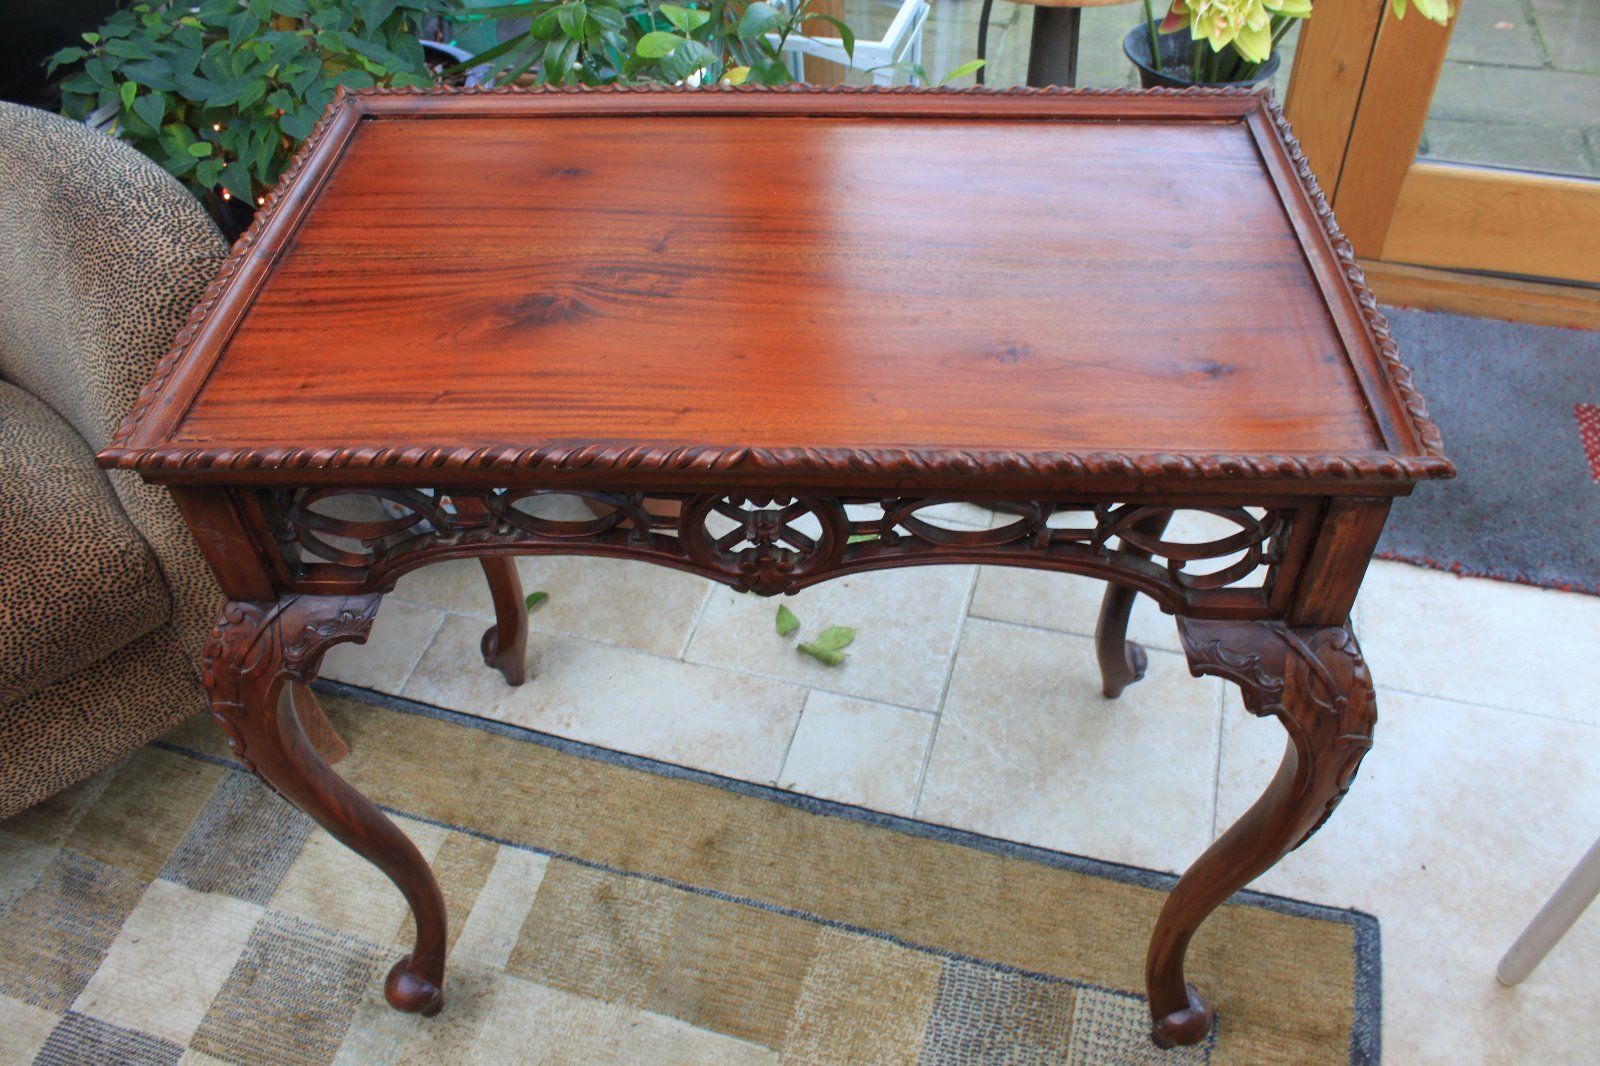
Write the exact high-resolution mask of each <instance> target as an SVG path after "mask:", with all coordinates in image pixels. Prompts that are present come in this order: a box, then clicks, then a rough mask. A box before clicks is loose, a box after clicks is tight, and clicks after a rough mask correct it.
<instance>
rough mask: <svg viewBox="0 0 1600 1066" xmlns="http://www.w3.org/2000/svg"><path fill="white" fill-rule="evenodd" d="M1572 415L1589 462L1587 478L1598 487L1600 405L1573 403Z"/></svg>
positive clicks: (1599, 475) (1599, 483)
mask: <svg viewBox="0 0 1600 1066" xmlns="http://www.w3.org/2000/svg"><path fill="white" fill-rule="evenodd" d="M1572 413H1573V414H1574V415H1576V416H1577V418H1578V439H1579V440H1580V441H1582V442H1583V455H1584V458H1586V459H1588V460H1589V476H1590V477H1592V478H1594V481H1595V484H1597V485H1600V404H1593V403H1575V404H1573V405H1572Z"/></svg>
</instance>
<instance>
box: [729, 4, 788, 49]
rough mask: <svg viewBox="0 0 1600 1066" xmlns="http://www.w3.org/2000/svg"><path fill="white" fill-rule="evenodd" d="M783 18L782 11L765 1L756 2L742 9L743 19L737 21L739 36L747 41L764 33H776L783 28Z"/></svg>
mask: <svg viewBox="0 0 1600 1066" xmlns="http://www.w3.org/2000/svg"><path fill="white" fill-rule="evenodd" d="M784 17H785V16H784V13H783V12H782V11H779V10H778V9H777V8H775V7H773V6H772V5H771V4H769V3H767V2H766V0H756V2H755V3H753V4H751V5H750V6H749V7H747V8H745V9H744V17H743V18H741V19H740V20H739V36H740V37H743V38H745V39H746V40H748V39H749V38H751V37H760V36H761V35H762V34H764V33H776V32H778V30H779V29H781V28H782V27H783V23H784Z"/></svg>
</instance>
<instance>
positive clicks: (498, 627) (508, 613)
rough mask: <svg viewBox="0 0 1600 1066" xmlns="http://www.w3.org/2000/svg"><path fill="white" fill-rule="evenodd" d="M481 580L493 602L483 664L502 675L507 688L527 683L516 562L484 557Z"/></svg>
mask: <svg viewBox="0 0 1600 1066" xmlns="http://www.w3.org/2000/svg"><path fill="white" fill-rule="evenodd" d="M478 562H480V563H481V564H483V576H484V577H486V578H488V579H489V597H490V598H491V599H492V600H493V601H494V625H492V626H490V627H489V628H488V629H486V630H484V631H483V642H482V645H481V647H482V650H483V661H484V662H485V663H487V664H489V665H490V666H492V667H494V668H495V669H496V670H499V671H500V672H501V673H502V674H504V675H505V678H506V684H508V685H520V684H522V683H523V681H525V680H527V668H528V606H527V604H526V603H525V602H523V599H522V577H521V575H519V574H518V573H517V560H516V559H514V558H512V557H511V556H508V555H485V556H482V557H480V558H479V559H478Z"/></svg>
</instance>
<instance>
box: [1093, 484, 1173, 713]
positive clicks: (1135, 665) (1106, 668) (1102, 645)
mask: <svg viewBox="0 0 1600 1066" xmlns="http://www.w3.org/2000/svg"><path fill="white" fill-rule="evenodd" d="M1171 517H1172V513H1171V512H1170V511H1162V512H1159V513H1157V514H1154V515H1151V516H1150V517H1148V518H1146V519H1144V520H1143V521H1141V522H1139V523H1138V524H1137V525H1136V526H1135V528H1136V529H1137V530H1138V531H1139V532H1141V533H1144V534H1146V535H1148V536H1149V537H1150V538H1152V539H1159V538H1160V537H1161V534H1162V533H1164V532H1165V531H1166V528H1167V522H1168V520H1169V519H1170V518H1171ZM1122 550H1123V551H1125V552H1127V553H1128V554H1130V555H1137V556H1139V557H1141V558H1144V559H1148V558H1150V553H1149V552H1147V551H1145V550H1144V549H1142V548H1137V547H1135V546H1133V545H1132V544H1123V545H1122ZM1138 597H1139V594H1138V593H1137V592H1135V591H1134V590H1133V589H1132V588H1130V587H1128V586H1127V585H1119V584H1117V583H1115V582H1107V583H1106V594H1105V597H1104V598H1103V599H1102V600H1101V601H1100V620H1099V621H1098V622H1097V623H1096V624H1095V627H1094V651H1095V657H1096V658H1097V659H1098V660H1099V662H1100V691H1101V692H1103V693H1105V697H1106V699H1108V700H1114V699H1116V698H1117V697H1118V696H1120V695H1122V690H1123V689H1125V688H1127V687H1128V686H1129V685H1131V684H1133V683H1134V682H1135V681H1139V680H1141V679H1143V677H1144V672H1145V668H1146V667H1147V666H1148V665H1149V656H1147V655H1146V654H1145V651H1144V649H1143V648H1141V647H1140V646H1139V645H1138V644H1137V643H1135V642H1134V641H1131V640H1129V639H1128V618H1129V617H1130V616H1131V615H1132V614H1133V601H1134V600H1136V599H1138Z"/></svg>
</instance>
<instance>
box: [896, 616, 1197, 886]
mask: <svg viewBox="0 0 1600 1066" xmlns="http://www.w3.org/2000/svg"><path fill="white" fill-rule="evenodd" d="M1219 697H1220V682H1217V681H1214V680H1212V679H1209V678H1203V679H1202V678H1191V677H1190V676H1189V673H1188V670H1187V668H1186V666H1185V664H1184V661H1183V659H1182V658H1181V657H1180V656H1177V655H1171V654H1168V653H1165V652H1152V653H1151V655H1150V671H1149V675H1148V676H1147V677H1146V678H1145V679H1144V680H1143V681H1141V682H1139V683H1138V684H1137V685H1133V686H1130V687H1129V688H1128V690H1127V691H1126V692H1124V693H1123V695H1122V697H1121V698H1120V699H1117V700H1107V699H1105V698H1103V697H1102V696H1101V695H1100V685H1099V680H1098V674H1097V672H1096V668H1095V661H1094V646H1093V642H1092V641H1091V640H1089V639H1088V638H1086V637H1078V636H1071V635H1068V634H1061V633H1048V632H1044V631H1042V630H1037V629H1027V628H1022V627H1018V626H1010V625H1004V624H1001V623H996V622H987V621H980V620H976V619H975V620H973V621H970V622H968V623H967V628H966V633H965V635H964V636H963V638H962V641H961V651H960V654H959V656H958V657H957V660H956V668H955V673H954V675H953V676H952V678H951V681H950V691H949V694H948V695H947V696H946V698H945V705H944V713H943V716H942V718H941V719H940V722H939V728H938V732H937V734H936V735H935V737H934V745H933V754H932V756H931V758H930V760H929V764H928V772H927V779H926V781H925V782H924V783H923V790H922V800H921V803H920V804H919V806H918V808H917V814H918V817H920V818H924V819H927V820H930V821H934V822H940V823H942V824H945V825H953V826H959V827H961V828H965V829H973V830H977V831H978V832H982V833H990V834H993V835H996V836H1001V837H1005V838H1006V839H1008V840H1017V841H1023V842H1026V843H1031V844H1039V845H1042V846H1044V847H1049V848H1058V849H1061V850H1064V851H1070V852H1075V853H1077V854H1082V855H1092V856H1095V857H1096V858H1101V859H1110V860H1112V861H1116V862H1130V863H1137V864H1139V865H1142V866H1149V867H1153V868H1155V869H1160V870H1175V869H1180V868H1182V867H1183V866H1186V865H1187V864H1188V863H1189V861H1190V860H1191V859H1192V858H1193V857H1194V856H1195V855H1197V854H1199V852H1200V851H1201V849H1203V848H1204V847H1205V844H1206V842H1207V841H1208V840H1209V838H1210V830H1211V812H1212V785H1213V781H1214V778H1215V771H1216V744H1217V716H1218V713H1219V711H1218V703H1219Z"/></svg>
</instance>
